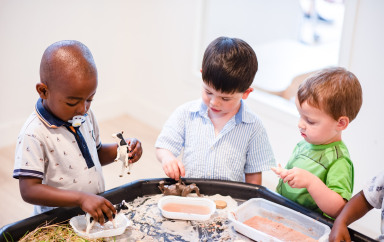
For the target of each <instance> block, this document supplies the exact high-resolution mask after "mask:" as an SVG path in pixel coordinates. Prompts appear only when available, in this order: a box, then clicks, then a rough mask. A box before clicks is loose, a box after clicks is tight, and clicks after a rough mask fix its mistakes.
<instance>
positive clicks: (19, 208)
mask: <svg viewBox="0 0 384 242" xmlns="http://www.w3.org/2000/svg"><path fill="white" fill-rule="evenodd" d="M99 127H100V135H101V138H102V142H103V143H111V142H114V140H113V138H112V136H111V135H112V134H113V133H116V132H120V131H124V134H125V136H126V138H128V137H135V138H137V139H139V140H140V141H141V143H142V147H143V155H142V157H141V159H140V160H139V161H138V162H137V163H135V164H134V165H133V166H132V169H131V174H130V175H125V176H124V177H119V174H120V171H121V164H120V162H117V163H113V164H110V165H108V166H105V167H104V168H103V172H104V177H105V182H106V190H109V189H111V188H114V187H117V186H120V185H123V184H125V183H128V182H131V181H134V180H138V179H144V178H159V177H165V174H164V172H163V170H162V168H161V164H160V163H159V162H158V161H157V160H156V157H155V148H154V144H155V141H156V138H157V135H158V134H159V132H160V130H157V129H154V128H152V127H150V126H148V125H145V124H143V123H142V122H140V121H138V120H136V119H134V118H132V117H130V116H128V115H123V116H120V117H118V118H115V119H111V120H106V121H103V122H100V123H99ZM14 150H15V146H14V145H12V146H8V147H2V148H0V160H1V161H2V165H1V167H0V197H1V203H0V211H1V213H0V227H3V226H4V225H7V224H10V223H13V222H16V221H19V220H22V219H25V218H27V217H29V216H30V215H31V214H32V211H33V206H32V205H31V204H28V203H26V202H24V201H23V199H22V198H21V196H20V192H19V185H18V180H16V179H14V178H12V172H13V163H14ZM149 167H150V169H148V168H149Z"/></svg>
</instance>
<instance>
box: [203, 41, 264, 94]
mask: <svg viewBox="0 0 384 242" xmlns="http://www.w3.org/2000/svg"><path fill="white" fill-rule="evenodd" d="M257 68H258V63H257V57H256V54H255V52H254V51H253V49H252V47H251V46H250V45H249V44H247V43H246V42H245V41H243V40H241V39H236V38H228V37H219V38H217V39H215V40H214V41H212V42H211V43H210V44H209V45H208V47H207V49H206V50H205V53H204V57H203V65H202V78H203V81H204V82H205V83H206V84H207V85H208V86H211V87H213V88H214V89H215V90H218V91H220V92H223V93H235V92H245V91H246V90H247V89H248V88H249V87H250V86H251V85H252V82H253V79H254V78H255V75H256V72H257Z"/></svg>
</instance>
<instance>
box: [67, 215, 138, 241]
mask: <svg viewBox="0 0 384 242" xmlns="http://www.w3.org/2000/svg"><path fill="white" fill-rule="evenodd" d="M114 220H115V224H116V228H114V227H113V224H112V222H111V221H108V222H107V223H105V224H104V225H103V226H101V225H100V224H99V223H95V225H94V226H93V227H92V229H91V231H90V232H89V234H87V233H86V232H85V229H86V226H87V225H86V220H85V215H79V216H75V217H73V218H71V220H69V224H70V225H71V226H72V228H73V230H74V231H75V232H76V234H77V235H79V236H81V237H85V238H89V239H96V238H106V237H112V236H117V235H121V234H122V233H124V231H125V229H126V228H127V227H128V226H129V225H130V224H131V221H130V220H128V218H127V217H126V216H125V215H124V214H123V213H120V214H117V215H116V216H115V219H114Z"/></svg>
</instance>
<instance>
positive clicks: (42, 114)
mask: <svg viewBox="0 0 384 242" xmlns="http://www.w3.org/2000/svg"><path fill="white" fill-rule="evenodd" d="M35 111H36V114H37V116H38V117H39V119H40V120H41V121H42V122H43V123H44V124H45V125H47V126H48V127H50V128H58V127H60V126H63V125H68V126H71V124H70V123H68V122H64V121H63V120H61V119H58V118H56V117H55V116H53V114H51V113H50V112H49V111H48V110H46V109H45V108H44V106H43V100H42V99H41V98H39V100H37V103H36V106H35Z"/></svg>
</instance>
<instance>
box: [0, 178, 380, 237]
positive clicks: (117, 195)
mask: <svg viewBox="0 0 384 242" xmlns="http://www.w3.org/2000/svg"><path fill="white" fill-rule="evenodd" d="M160 181H165V184H166V185H169V184H174V183H175V181H174V180H173V179H169V178H156V179H148V180H137V181H134V182H131V183H127V184H125V185H123V186H120V187H117V188H114V189H111V190H108V191H106V192H104V193H102V194H100V195H101V196H103V197H105V198H107V199H108V200H110V201H111V202H112V203H113V204H116V203H119V202H121V201H122V200H125V201H133V200H134V199H135V198H137V197H142V196H145V195H154V194H160V193H161V192H160V190H159V188H158V185H159V182H160ZM183 181H184V182H185V183H186V184H190V183H196V185H197V186H198V187H199V188H200V192H201V193H203V194H205V195H215V194H220V195H223V196H227V195H229V196H231V197H232V198H234V199H236V200H237V201H246V200H248V199H251V198H264V199H266V200H269V201H272V202H275V203H277V204H280V205H283V206H285V207H288V208H291V209H293V210H295V211H298V212H300V213H303V214H305V215H307V216H309V217H311V218H313V219H315V220H318V221H320V222H322V223H324V224H326V225H328V226H329V227H331V228H332V225H333V220H331V219H329V218H327V217H325V216H323V215H321V214H319V213H316V212H314V211H311V210H309V209H307V208H305V207H303V206H301V205H299V204H297V203H294V202H292V201H290V200H288V199H286V198H285V197H283V196H280V195H279V194H277V193H275V192H272V191H270V190H269V189H267V188H265V187H263V186H258V185H252V184H248V183H241V182H230V181H221V180H208V179H183ZM79 214H84V212H83V211H82V210H81V209H80V208H57V209H54V210H51V211H49V212H46V213H43V214H39V215H36V216H33V217H29V218H27V219H24V220H20V221H18V222H15V223H12V224H8V225H6V226H4V227H2V228H1V229H0V241H17V240H19V239H20V238H21V237H23V236H24V235H25V234H26V233H27V232H29V231H33V230H34V229H36V228H37V227H38V226H41V225H42V224H44V223H46V222H50V223H59V222H63V221H66V220H69V219H70V218H72V217H74V216H76V215H79ZM349 232H350V235H351V239H352V240H353V241H375V240H373V239H371V238H369V237H367V236H365V235H363V234H361V233H359V232H357V231H355V230H352V229H349Z"/></svg>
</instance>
